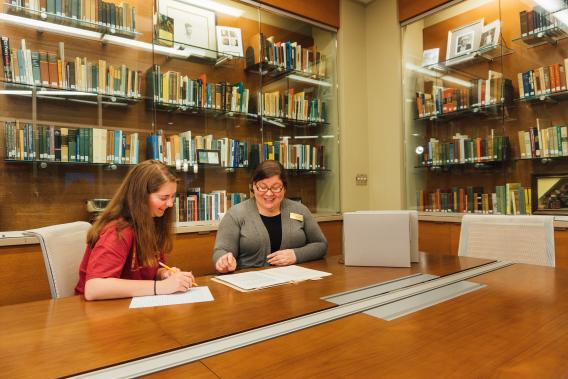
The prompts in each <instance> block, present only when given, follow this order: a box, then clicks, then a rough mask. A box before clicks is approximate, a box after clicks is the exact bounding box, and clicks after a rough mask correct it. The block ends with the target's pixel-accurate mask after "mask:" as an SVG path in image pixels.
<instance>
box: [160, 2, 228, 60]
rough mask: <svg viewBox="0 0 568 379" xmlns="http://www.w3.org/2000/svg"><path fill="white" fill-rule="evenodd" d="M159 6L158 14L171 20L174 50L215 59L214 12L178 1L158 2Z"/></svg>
mask: <svg viewBox="0 0 568 379" xmlns="http://www.w3.org/2000/svg"><path fill="white" fill-rule="evenodd" d="M159 6H160V8H159V13H160V14H162V15H165V16H167V17H170V18H172V19H173V29H174V30H173V35H174V38H175V40H174V48H176V49H180V50H188V49H189V50H193V51H192V53H193V54H196V55H202V56H205V57H210V58H217V53H216V48H217V41H216V38H215V12H212V11H210V10H207V9H203V8H199V7H196V6H193V5H189V4H187V3H185V2H182V1H178V0H160V2H159ZM196 49H199V50H197V51H196Z"/></svg>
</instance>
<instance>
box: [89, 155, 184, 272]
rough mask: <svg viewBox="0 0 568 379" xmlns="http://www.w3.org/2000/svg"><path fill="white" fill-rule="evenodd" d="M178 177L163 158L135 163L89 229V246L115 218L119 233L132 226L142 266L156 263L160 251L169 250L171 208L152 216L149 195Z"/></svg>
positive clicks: (165, 252)
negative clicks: (160, 160) (160, 214)
mask: <svg viewBox="0 0 568 379" xmlns="http://www.w3.org/2000/svg"><path fill="white" fill-rule="evenodd" d="M177 181H178V179H177V177H176V176H175V175H174V174H173V173H172V172H171V171H170V170H169V169H168V167H167V166H166V165H165V164H163V163H162V162H159V161H154V160H148V161H144V162H142V163H140V164H138V165H136V166H135V167H134V168H133V169H132V170H131V171H130V172H129V173H128V175H126V178H124V180H123V182H122V184H121V185H120V187H119V188H118V190H117V191H116V193H115V194H114V196H113V197H112V200H111V201H110V203H109V204H108V206H107V207H106V208H105V210H104V211H103V213H102V214H101V215H100V216H99V217H98V218H97V221H95V223H94V224H93V226H92V227H91V229H90V230H89V233H88V234H87V243H88V244H89V246H94V245H95V243H96V242H97V240H98V239H99V235H100V233H101V231H102V230H103V229H104V228H105V226H107V224H109V223H110V222H113V221H116V226H115V227H116V230H117V232H118V233H119V235H120V231H121V230H123V229H124V228H126V227H127V226H131V227H132V228H133V229H134V233H135V235H136V250H137V259H138V261H139V263H140V264H141V265H142V266H144V267H151V266H155V265H156V264H157V260H158V258H159V256H158V255H159V254H160V253H164V254H167V253H169V252H170V251H171V250H172V246H173V242H172V231H171V223H172V218H173V210H172V208H167V209H166V211H165V212H164V215H163V216H162V217H152V215H151V213H150V208H149V206H148V199H149V196H150V194H152V193H154V192H156V191H158V190H159V189H160V187H161V186H162V185H163V184H165V183H168V182H174V183H175V182H177Z"/></svg>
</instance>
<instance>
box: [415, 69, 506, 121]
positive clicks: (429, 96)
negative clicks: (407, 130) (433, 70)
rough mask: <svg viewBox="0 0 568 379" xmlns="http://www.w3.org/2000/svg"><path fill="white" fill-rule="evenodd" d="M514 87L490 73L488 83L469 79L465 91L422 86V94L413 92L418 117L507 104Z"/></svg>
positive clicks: (495, 74) (500, 76) (463, 89)
mask: <svg viewBox="0 0 568 379" xmlns="http://www.w3.org/2000/svg"><path fill="white" fill-rule="evenodd" d="M512 97H513V86H512V82H511V80H509V79H504V78H503V74H501V73H499V72H496V71H492V70H489V72H488V79H472V80H470V81H469V82H468V85H467V86H466V88H452V87H442V86H438V85H435V84H434V82H433V81H426V82H424V91H423V92H422V91H417V92H416V109H417V113H418V117H420V118H421V117H430V116H435V115H440V114H447V113H451V112H457V111H462V110H466V109H470V108H475V107H481V106H487V105H492V104H499V103H503V102H509V101H510V100H511V99H512Z"/></svg>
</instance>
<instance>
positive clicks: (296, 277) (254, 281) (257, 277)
mask: <svg viewBox="0 0 568 379" xmlns="http://www.w3.org/2000/svg"><path fill="white" fill-rule="evenodd" d="M329 275H331V273H329V272H324V271H318V270H312V269H309V268H305V267H301V266H296V265H292V266H284V267H277V268H271V269H266V270H257V271H248V272H242V273H237V274H229V275H218V276H216V277H214V278H213V280H214V281H216V282H218V283H221V284H225V285H227V286H229V287H231V288H234V289H236V290H239V291H242V292H247V291H254V290H258V289H262V288H267V287H272V286H277V285H280V284H286V283H293V282H300V281H304V280H312V279H320V278H323V277H325V276H329Z"/></svg>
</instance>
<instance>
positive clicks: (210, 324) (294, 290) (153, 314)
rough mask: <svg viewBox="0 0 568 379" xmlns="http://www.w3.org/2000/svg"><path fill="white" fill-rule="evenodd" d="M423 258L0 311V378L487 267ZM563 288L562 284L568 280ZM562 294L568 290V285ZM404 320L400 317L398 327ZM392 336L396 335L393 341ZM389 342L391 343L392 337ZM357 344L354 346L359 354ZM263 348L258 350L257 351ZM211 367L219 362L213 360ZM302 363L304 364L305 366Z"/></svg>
mask: <svg viewBox="0 0 568 379" xmlns="http://www.w3.org/2000/svg"><path fill="white" fill-rule="evenodd" d="M421 258H422V259H421V263H419V264H413V265H412V267H410V268H385V267H346V266H344V265H341V264H339V263H338V262H337V260H338V257H328V258H327V259H325V260H321V261H316V262H310V263H306V264H303V265H302V266H304V267H308V268H313V269H317V270H322V271H327V272H331V273H332V274H333V275H331V276H328V277H325V278H323V279H321V280H315V281H306V282H301V283H296V284H288V285H282V286H277V287H271V288H267V289H263V290H258V291H253V292H246V293H243V292H238V291H236V290H234V289H232V288H229V287H227V286H225V285H222V284H219V283H216V282H214V281H212V280H211V277H209V276H207V277H200V278H198V279H197V281H198V283H199V284H200V285H207V286H209V288H210V290H211V293H212V294H213V297H214V298H215V301H213V302H206V303H193V304H184V305H175V306H165V307H155V308H141V309H129V304H130V299H121V300H107V301H93V302H87V301H85V300H84V299H83V298H82V297H79V296H73V297H69V298H63V299H58V300H45V301H37V302H30V303H24V304H16V305H10V306H4V307H1V308H0V325H2V329H3V330H2V336H3V338H2V339H1V340H0V355H1V356H2V357H3V359H2V361H3V373H2V374H3V375H7V376H13V377H23V376H26V377H55V376H65V375H71V374H76V373H79V372H84V371H89V370H93V369H97V368H101V367H105V366H110V365H114V364H118V363H122V362H126V361H129V360H134V359H138V358H141V357H145V356H150V355H154V354H157V353H161V352H166V351H170V350H174V349H178V348H181V347H185V346H188V345H192V344H197V343H200V342H205V341H209V340H212V339H215V338H219V337H223V336H227V335H232V334H235V333H239V332H243V331H246V330H251V329H254V328H257V327H260V326H265V325H270V324H273V323H275V322H279V321H283V320H287V319H290V318H294V317H298V316H301V315H304V314H308V313H311V312H315V311H319V310H323V309H326V308H331V307H335V306H336V305H335V304H332V303H329V302H327V301H324V300H321V299H320V298H321V297H323V296H327V295H331V294H336V293H339V292H343V291H347V290H351V289H356V288H360V287H364V286H368V285H371V284H376V283H380V282H384V281H388V280H392V279H395V278H400V277H403V276H406V275H410V274H413V273H418V272H423V273H429V274H433V275H446V274H451V273H454V272H458V271H462V270H464V269H467V268H471V267H475V266H479V265H481V264H484V263H487V262H488V261H487V260H480V259H475V258H465V257H455V256H440V255H425V254H423V255H422V257H421ZM552 272H554V270H553V271H552ZM543 280H544V279H543ZM566 282H567V283H566V284H568V276H567V279H566ZM547 283H549V282H547ZM543 285H544V284H543ZM565 287H566V288H568V285H567V286H565ZM478 292H480V291H478ZM520 295H521V294H519V296H520ZM468 296H469V295H468ZM567 298H568V297H567ZM554 299H555V297H552V298H551V300H550V301H551V302H553V301H554ZM420 314H422V312H420ZM368 317H369V316H365V315H356V316H352V317H349V318H346V319H342V320H338V321H336V322H333V323H330V324H329V325H327V324H326V325H324V326H322V327H321V328H331V330H334V331H335V330H336V329H335V327H334V326H333V325H335V324H336V323H339V325H340V327H341V329H342V330H343V328H347V329H346V330H350V329H349V328H352V329H353V328H355V325H357V324H358V321H357V320H358V319H367V318H368ZM409 317H410V318H411V317H414V316H409ZM369 318H370V317H369ZM407 319H408V317H405V318H403V319H402V320H407ZM351 320H355V321H351ZM397 322H398V321H397ZM351 323H353V324H351ZM376 323H379V324H381V321H380V320H375V322H372V323H369V325H372V324H376ZM383 323H384V322H383ZM434 323H435V322H434ZM390 325H395V324H390ZM319 328H320V327H318V328H317V329H316V330H319ZM370 328H371V329H373V328H372V327H370ZM395 331H396V328H395V329H393V333H394V332H395ZM304 332H305V331H304ZM304 332H301V333H304ZM351 332H354V330H351ZM361 333H362V334H361ZM361 333H356V334H355V336H358V335H360V336H364V335H369V337H372V334H370V330H366V331H363V332H361ZM296 334H299V333H296ZM296 334H294V335H292V336H291V337H290V338H295V337H293V336H295V335H296ZM332 334H334V333H332ZM302 335H303V334H302ZM324 335H325V333H324ZM342 335H345V334H344V333H343V332H342V333H337V337H341V336H342ZM392 338H393V340H396V336H395V335H394V334H393V337H392ZM357 339H358V338H357ZM357 339H355V340H353V342H352V343H353V344H355V345H354V346H355V348H356V350H359V349H360V348H359V347H358V346H357V345H359V344H358V343H357V342H356V341H357ZM410 339H412V338H410ZM279 340H280V339H277V340H274V341H275V342H276V341H279ZM261 345H263V344H260V345H258V346H261ZM345 346H349V345H345ZM252 348H254V347H252ZM247 349H249V348H247ZM245 350H246V349H243V351H245ZM235 353H237V352H235ZM229 354H231V353H229ZM225 355H226V354H224V355H222V356H225ZM211 359H212V360H213V362H217V360H215V357H213V358H211ZM284 359H286V358H284ZM207 361H209V360H207ZM243 361H244V360H243ZM254 361H257V360H256V359H255V360H254ZM283 362H284V360H283ZM308 362H309V359H308V360H307V361H306V364H307V363H308ZM244 363H245V362H242V364H244ZM288 363H289V362H288ZM295 365H296V362H295V364H294V366H295ZM184 368H187V369H191V370H194V371H192V372H193V373H194V374H195V375H196V376H198V377H200V376H201V375H204V376H203V377H207V376H206V375H208V373H206V372H205V371H203V368H204V367H202V366H201V365H200V364H199V363H195V364H191V365H188V366H184Z"/></svg>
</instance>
